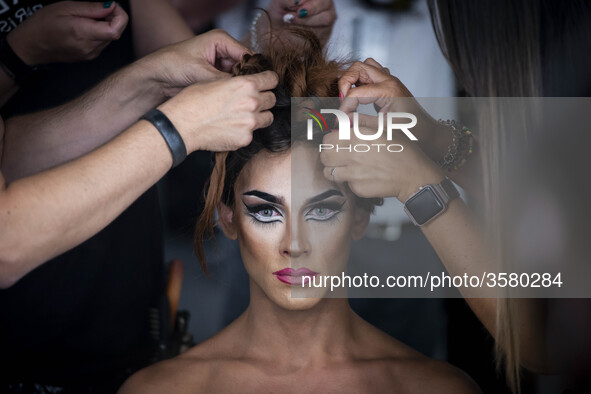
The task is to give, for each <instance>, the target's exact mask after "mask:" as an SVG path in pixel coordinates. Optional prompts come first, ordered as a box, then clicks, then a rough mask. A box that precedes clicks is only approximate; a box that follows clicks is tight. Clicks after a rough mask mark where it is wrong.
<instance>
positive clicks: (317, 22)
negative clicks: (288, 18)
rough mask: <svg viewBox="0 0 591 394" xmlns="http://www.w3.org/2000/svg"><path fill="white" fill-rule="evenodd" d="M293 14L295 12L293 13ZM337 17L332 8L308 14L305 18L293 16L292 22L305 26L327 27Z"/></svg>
mask: <svg viewBox="0 0 591 394" xmlns="http://www.w3.org/2000/svg"><path fill="white" fill-rule="evenodd" d="M293 15H294V16H295V15H296V14H293ZM336 19H337V15H336V12H334V10H327V11H322V12H320V13H319V14H315V15H312V16H308V17H306V18H294V20H293V24H294V25H298V26H307V27H312V28H315V27H329V26H332V25H333V24H334V22H335V21H336Z"/></svg>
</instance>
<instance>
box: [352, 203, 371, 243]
mask: <svg viewBox="0 0 591 394" xmlns="http://www.w3.org/2000/svg"><path fill="white" fill-rule="evenodd" d="M369 215H370V213H369V212H368V211H366V210H365V209H363V208H359V207H356V208H355V215H353V232H352V234H351V235H352V237H353V239H354V240H358V239H361V238H363V235H364V234H365V230H366V229H367V225H368V224H369Z"/></svg>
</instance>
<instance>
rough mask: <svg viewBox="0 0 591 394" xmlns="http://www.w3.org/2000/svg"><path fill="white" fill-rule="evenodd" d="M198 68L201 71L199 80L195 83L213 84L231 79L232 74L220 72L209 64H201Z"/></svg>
mask: <svg viewBox="0 0 591 394" xmlns="http://www.w3.org/2000/svg"><path fill="white" fill-rule="evenodd" d="M196 67H197V68H198V69H199V78H197V79H196V80H195V81H193V82H211V81H218V80H220V79H227V78H230V77H231V74H229V73H226V72H223V71H220V70H218V69H217V68H216V67H214V66H212V65H210V64H208V63H205V64H200V65H197V66H196Z"/></svg>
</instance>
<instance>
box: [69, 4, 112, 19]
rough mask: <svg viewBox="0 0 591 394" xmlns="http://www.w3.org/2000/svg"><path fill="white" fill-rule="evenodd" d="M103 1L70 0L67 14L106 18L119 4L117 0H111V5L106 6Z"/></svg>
mask: <svg viewBox="0 0 591 394" xmlns="http://www.w3.org/2000/svg"><path fill="white" fill-rule="evenodd" d="M104 4H106V3H102V2H69V3H68V6H67V10H66V12H67V14H68V15H72V16H79V17H82V18H90V19H104V18H106V17H107V16H108V15H110V14H111V13H112V12H113V11H114V10H115V9H116V8H121V7H118V6H117V3H116V2H114V1H113V2H111V4H110V5H109V7H106V8H105V7H104Z"/></svg>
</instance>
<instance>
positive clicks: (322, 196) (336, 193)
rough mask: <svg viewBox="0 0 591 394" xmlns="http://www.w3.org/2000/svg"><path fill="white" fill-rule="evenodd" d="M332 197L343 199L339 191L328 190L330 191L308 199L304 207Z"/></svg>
mask: <svg viewBox="0 0 591 394" xmlns="http://www.w3.org/2000/svg"><path fill="white" fill-rule="evenodd" d="M332 196H340V197H344V195H343V193H341V191H340V190H337V189H330V190H327V191H325V192H322V193H320V194H319V195H317V196H314V197H312V198H310V199H309V200H308V201H307V202H306V205H309V204H314V203H315V202H319V201H322V200H326V199H327V198H329V197H332Z"/></svg>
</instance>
